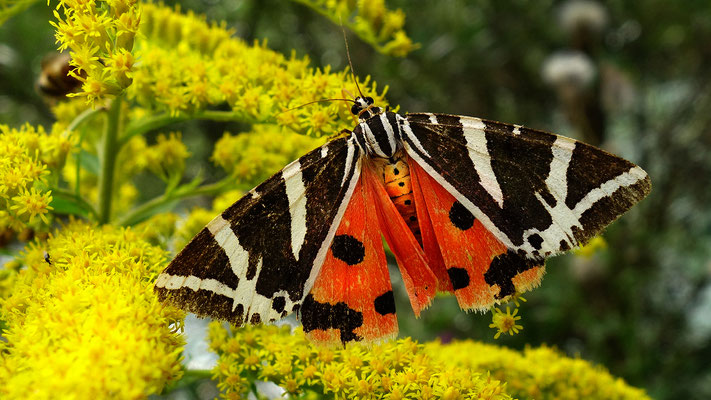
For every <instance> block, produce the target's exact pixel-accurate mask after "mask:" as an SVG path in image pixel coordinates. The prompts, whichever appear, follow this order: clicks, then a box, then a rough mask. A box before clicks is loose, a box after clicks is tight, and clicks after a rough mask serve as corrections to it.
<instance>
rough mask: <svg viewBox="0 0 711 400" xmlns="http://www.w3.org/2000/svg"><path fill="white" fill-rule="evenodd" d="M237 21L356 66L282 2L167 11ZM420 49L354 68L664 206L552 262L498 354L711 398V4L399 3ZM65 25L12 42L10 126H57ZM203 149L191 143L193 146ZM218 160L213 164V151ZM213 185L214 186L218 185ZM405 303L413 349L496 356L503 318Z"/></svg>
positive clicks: (328, 29)
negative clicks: (48, 62)
mask: <svg viewBox="0 0 711 400" xmlns="http://www.w3.org/2000/svg"><path fill="white" fill-rule="evenodd" d="M166 3H167V4H180V5H181V8H182V9H184V10H194V11H195V12H197V13H202V14H205V15H206V16H207V18H208V19H209V20H214V21H219V20H226V21H227V24H228V26H230V27H232V28H234V29H235V31H236V35H237V36H239V37H242V38H244V39H245V40H247V41H252V40H254V39H262V38H267V39H268V46H269V47H271V48H273V49H275V50H277V51H280V52H283V53H285V54H289V53H290V52H291V50H292V49H295V50H296V53H297V55H299V56H303V55H308V56H309V57H310V58H311V59H312V63H313V65H314V66H325V65H329V64H330V65H332V66H333V67H334V69H342V68H344V67H345V66H346V65H347V59H346V55H345V48H344V43H343V37H342V33H341V30H340V27H338V26H337V25H334V24H333V23H331V22H330V21H328V20H327V19H325V18H324V17H322V16H320V15H318V14H317V13H315V12H313V11H312V10H310V9H308V8H307V7H304V6H301V5H299V4H297V3H292V2H289V1H284V0H281V1H279V0H263V1H259V0H252V1H239V0H187V1H181V2H179V1H166ZM387 5H388V7H389V8H402V9H403V10H404V12H405V14H406V15H407V24H406V31H407V33H408V35H409V36H410V37H411V38H412V39H413V40H414V41H415V42H418V43H420V44H421V48H420V49H418V50H416V51H414V52H413V53H411V54H410V55H408V56H407V57H405V58H393V57H389V56H384V55H380V54H378V53H376V52H375V51H374V50H373V49H372V48H371V47H369V46H368V45H367V44H364V43H362V42H361V41H359V40H358V38H357V37H355V36H354V35H349V44H350V51H351V57H352V59H353V66H354V68H355V71H356V72H357V74H358V75H360V76H365V75H371V76H372V77H373V78H374V79H375V80H376V81H377V82H378V83H379V84H380V85H383V84H387V85H389V87H390V90H389V92H388V99H389V100H390V102H391V103H392V104H399V105H400V107H401V108H400V110H401V111H413V112H415V111H430V112H443V113H452V114H463V115H471V116H479V117H484V118H489V119H495V120H500V121H504V122H510V123H517V124H523V125H526V126H529V127H532V128H538V129H544V130H549V131H553V132H556V133H559V134H563V135H566V136H571V137H575V138H577V139H580V140H583V141H586V142H588V143H591V144H595V145H598V146H601V147H603V148H605V149H607V150H609V151H612V152H614V153H616V154H618V155H621V156H623V157H625V158H627V159H629V160H631V161H633V162H635V163H637V164H639V165H640V166H641V167H642V168H644V169H645V170H647V172H648V173H649V174H650V176H651V177H652V183H653V190H652V194H651V195H650V196H649V197H648V198H647V199H645V200H644V201H642V203H641V204H639V205H638V206H637V207H635V208H634V209H633V210H632V211H630V212H629V213H628V214H626V215H625V216H624V217H623V218H622V219H621V220H619V221H618V222H616V223H615V224H613V225H612V226H611V227H610V228H609V229H608V230H607V231H606V233H605V235H604V238H605V240H606V242H607V247H606V248H605V249H601V250H598V251H597V252H596V253H595V254H594V255H592V256H591V257H584V256H581V255H566V256H562V257H558V258H556V259H553V260H551V261H550V262H549V263H548V264H547V265H548V274H547V276H546V277H545V279H544V280H543V284H542V287H541V288H539V289H537V290H535V291H533V292H532V293H530V294H528V295H526V296H525V297H526V298H527V299H528V302H527V303H525V304H524V305H523V306H522V309H521V310H520V313H521V314H522V316H523V319H522V320H521V322H522V323H523V325H524V330H523V331H522V332H521V333H520V334H519V335H517V336H514V337H509V336H503V337H502V338H500V339H499V340H497V341H496V343H498V344H503V345H506V346H510V347H514V348H523V347H524V346H526V345H531V346H536V345H540V344H543V343H546V344H549V345H555V346H557V347H558V348H560V349H561V350H563V351H565V352H566V353H567V354H569V355H580V356H581V357H583V358H585V359H587V360H591V361H593V362H596V363H600V364H602V365H604V366H606V367H607V368H609V369H610V370H611V372H612V373H613V374H614V375H617V376H620V377H622V378H624V379H625V380H627V381H628V382H629V383H631V384H632V385H635V386H639V387H644V388H646V389H647V390H648V392H649V393H650V395H652V396H653V397H655V398H658V399H679V398H690V399H708V398H711V207H709V204H711V188H710V187H709V186H711V2H709V1H708V0H689V1H683V2H669V1H661V0H639V1H622V0H612V1H606V2H597V1H550V0H539V1H536V2H530V1H525V0H499V1H494V0H488V1H487V0H482V1H463V0H440V1H436V2H434V1H431V2H425V1H410V2H407V1H404V0H390V1H388V2H387ZM51 10H52V8H51V7H47V5H46V3H45V2H39V3H35V4H34V5H32V6H30V7H29V8H28V9H27V10H25V11H24V12H22V13H20V14H18V15H16V16H14V17H13V18H11V19H10V20H8V21H7V22H6V23H5V24H3V25H2V26H0V123H3V124H9V125H11V126H17V125H19V124H22V123H24V122H30V123H32V124H42V125H45V126H49V125H50V124H51V123H52V115H51V113H50V112H49V109H48V107H47V105H46V104H45V102H44V101H43V99H42V98H41V97H40V96H39V95H38V94H37V92H36V90H35V88H34V81H35V79H36V78H37V76H38V75H39V72H40V63H41V60H42V58H43V57H44V55H45V54H47V53H48V52H50V51H51V50H53V49H54V48H55V44H54V37H53V29H52V27H51V26H50V25H49V22H48V21H49V20H50V18H51ZM179 129H181V130H183V137H184V138H185V140H186V142H187V143H188V144H189V146H191V151H192V152H193V157H192V158H191V162H193V163H196V164H197V163H199V164H207V163H208V160H207V158H208V154H209V151H210V149H211V148H212V141H214V140H216V139H217V138H219V137H220V136H221V135H222V132H223V131H224V130H226V129H229V130H231V131H239V127H235V126H228V125H226V124H217V123H204V122H203V123H198V122H196V123H191V124H182V125H181V126H180V127H179ZM191 132H192V133H191ZM200 149H202V150H200ZM208 170H209V169H208ZM400 294H401V295H402V297H401V298H399V299H398V301H399V310H400V312H399V318H400V326H401V330H402V332H403V334H404V335H411V336H413V337H415V338H418V339H420V340H429V339H432V338H435V337H442V338H443V339H445V340H447V339H449V338H465V337H471V338H475V339H478V340H483V341H490V342H494V340H493V334H494V331H493V330H491V329H490V328H488V327H487V325H488V324H489V323H490V316H488V315H485V316H482V315H477V314H465V313H463V312H461V311H459V309H458V307H457V305H456V301H455V300H454V299H453V298H441V299H438V301H436V302H435V304H434V306H433V307H431V308H430V309H429V310H428V311H427V312H425V313H424V316H423V318H422V319H420V320H415V319H414V317H412V316H411V313H410V312H409V305H408V304H407V301H406V298H405V297H404V296H405V295H404V293H403V291H401V292H400Z"/></svg>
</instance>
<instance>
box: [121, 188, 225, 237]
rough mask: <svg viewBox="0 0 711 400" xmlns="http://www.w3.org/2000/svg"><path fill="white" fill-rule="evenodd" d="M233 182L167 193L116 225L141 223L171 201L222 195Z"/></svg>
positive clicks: (147, 203)
mask: <svg viewBox="0 0 711 400" xmlns="http://www.w3.org/2000/svg"><path fill="white" fill-rule="evenodd" d="M231 181H232V180H231V179H224V180H222V181H219V182H215V183H211V184H208V185H203V186H200V187H197V188H183V189H180V188H178V189H177V190H175V191H173V192H171V193H166V194H163V195H160V196H158V197H154V198H153V199H151V200H148V201H147V202H145V203H143V204H141V205H140V206H138V207H136V208H134V209H133V210H131V211H130V212H129V213H128V214H126V215H124V216H122V217H121V218H120V219H119V220H117V221H115V222H116V225H119V226H128V225H134V224H136V223H138V222H141V221H143V220H144V219H146V218H148V217H150V216H151V215H152V214H153V211H154V210H156V209H159V208H161V207H163V206H164V205H166V204H168V203H170V202H171V201H175V200H180V199H184V198H186V197H193V196H201V195H214V194H217V193H220V192H221V191H222V190H223V189H224V188H225V186H226V185H228V184H229V183H230V182H231Z"/></svg>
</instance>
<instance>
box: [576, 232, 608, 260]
mask: <svg viewBox="0 0 711 400" xmlns="http://www.w3.org/2000/svg"><path fill="white" fill-rule="evenodd" d="M606 248H607V242H606V241H605V239H604V238H603V237H602V236H595V237H594V238H592V239H590V241H589V242H587V243H586V244H585V245H584V246H582V247H580V248H578V249H575V250H574V253H575V254H577V255H579V256H582V257H584V258H590V257H592V256H593V255H594V254H595V253H597V252H598V251H599V250H604V249H606Z"/></svg>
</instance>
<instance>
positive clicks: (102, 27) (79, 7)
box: [51, 0, 140, 104]
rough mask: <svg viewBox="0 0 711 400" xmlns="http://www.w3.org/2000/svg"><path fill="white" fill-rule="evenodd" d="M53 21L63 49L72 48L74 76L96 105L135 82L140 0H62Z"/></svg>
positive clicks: (84, 93)
mask: <svg viewBox="0 0 711 400" xmlns="http://www.w3.org/2000/svg"><path fill="white" fill-rule="evenodd" d="M57 8H58V9H61V11H62V13H61V14H60V13H59V11H55V12H54V16H55V18H56V19H57V21H56V22H51V24H52V26H54V27H55V28H56V38H57V42H58V43H60V45H59V50H65V49H67V48H69V49H71V52H70V55H71V57H72V59H71V62H70V64H71V65H72V66H73V67H74V69H73V70H72V71H71V72H70V74H71V75H72V76H74V77H75V78H77V79H79V80H80V81H81V82H82V91H81V92H80V93H78V94H77V95H83V96H86V99H87V102H89V103H90V104H93V103H94V102H95V101H97V100H99V99H103V98H105V97H107V96H112V95H117V94H120V93H121V92H122V91H123V90H124V89H126V88H127V87H128V86H129V85H130V84H131V81H132V76H131V73H132V69H133V64H134V63H135V59H134V57H133V54H132V53H131V49H132V48H133V42H134V39H135V37H136V32H137V31H138V25H139V22H140V11H139V8H138V6H137V4H136V0H106V1H104V0H89V1H84V0H60V1H59V5H58V6H57Z"/></svg>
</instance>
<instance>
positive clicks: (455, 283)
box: [447, 267, 470, 290]
mask: <svg viewBox="0 0 711 400" xmlns="http://www.w3.org/2000/svg"><path fill="white" fill-rule="evenodd" d="M447 274H448V275H449V280H450V281H451V282H452V287H453V288H454V290H459V289H464V288H465V287H467V286H469V282H470V278H469V273H468V272H467V270H466V269H464V268H459V267H451V268H448V269H447Z"/></svg>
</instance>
